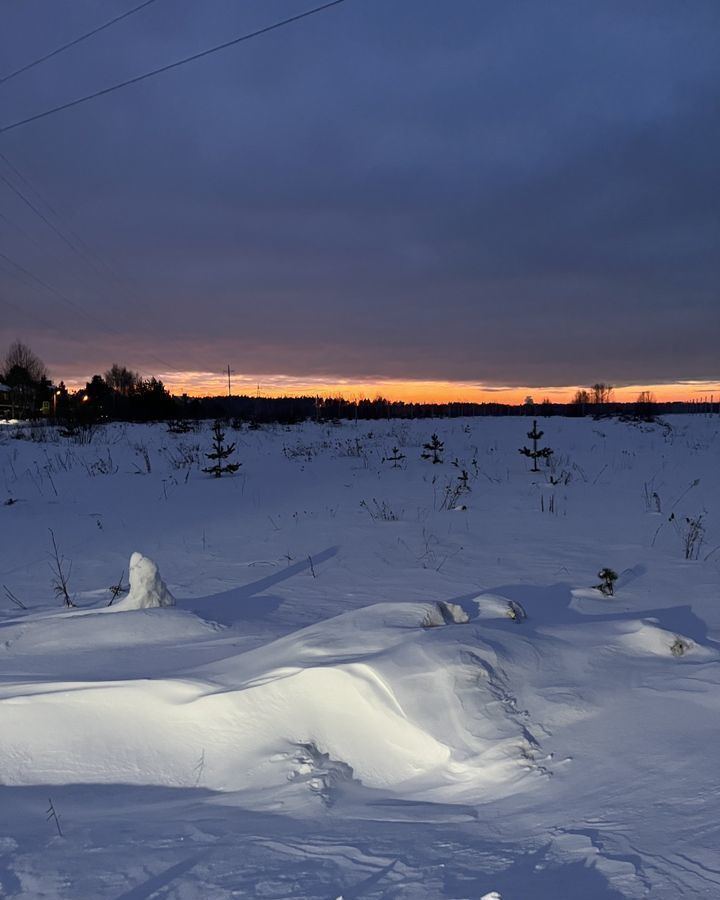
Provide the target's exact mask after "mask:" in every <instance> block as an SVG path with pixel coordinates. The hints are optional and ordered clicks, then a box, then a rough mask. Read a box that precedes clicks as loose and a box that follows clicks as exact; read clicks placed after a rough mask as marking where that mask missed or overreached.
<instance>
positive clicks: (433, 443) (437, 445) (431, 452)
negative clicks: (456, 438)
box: [420, 434, 445, 465]
mask: <svg viewBox="0 0 720 900" xmlns="http://www.w3.org/2000/svg"><path fill="white" fill-rule="evenodd" d="M444 449H445V443H444V442H443V441H441V440H440V438H439V437H438V436H437V435H436V434H433V435H431V437H430V440H429V441H428V443H427V444H423V452H422V453H421V454H420V455H421V458H422V459H431V460H432V463H433V465H437V464H438V463H441V462H442V457H441V456H440V454H441V453H442V452H443V450H444Z"/></svg>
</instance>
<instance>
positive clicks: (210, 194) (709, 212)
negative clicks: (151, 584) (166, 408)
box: [0, 0, 720, 385]
mask: <svg viewBox="0 0 720 900" xmlns="http://www.w3.org/2000/svg"><path fill="white" fill-rule="evenodd" d="M133 5H136V3H135V2H133V0H74V2H73V3H58V2H56V0H4V2H3V4H2V29H1V30H0V76H1V75H2V74H4V73H5V72H8V71H11V70H12V69H14V68H16V67H17V66H20V65H22V64H23V63H25V62H27V61H28V60H30V59H32V58H34V57H36V56H38V55H40V54H41V53H43V52H45V51H47V50H50V49H52V48H53V47H55V46H57V45H59V44H61V43H63V42H64V41H66V40H69V39H71V38H73V37H75V36H76V35H77V34H80V33H82V32H83V31H86V30H88V29H89V28H91V27H93V26H94V25H96V24H99V23H100V22H102V21H104V20H105V19H107V18H110V17H111V16H113V15H115V14H117V13H119V12H121V11H123V10H126V9H128V8H130V7H131V6H133ZM311 5H312V0H310V2H309V3H303V2H300V0H262V2H261V0H204V2H202V3H199V2H197V0H157V2H155V3H153V4H152V5H151V6H149V7H148V8H147V9H146V10H144V11H142V12H140V13H138V14H137V15H134V16H132V17H130V18H128V19H126V20H125V21H123V22H121V23H119V24H117V25H116V26H114V27H112V28H110V29H108V30H107V31H105V32H103V33H101V34H99V35H97V36H96V37H94V38H92V39H90V40H89V41H87V42H86V43H83V44H80V45H79V46H77V47H75V48H73V49H71V50H69V51H68V52H67V53H64V54H62V55H60V56H58V57H56V58H54V59H52V60H50V61H48V62H47V63H45V64H43V65H41V66H38V67H36V68H35V69H33V70H31V71H29V72H27V73H25V74H23V75H20V76H18V77H17V78H15V79H13V80H11V81H8V82H7V83H5V84H0V127H1V126H3V125H6V124H8V123H10V122H13V121H15V120H16V119H19V118H24V117H25V116H27V115H29V114H32V113H34V112H36V111H40V110H42V109H44V108H46V107H48V106H52V105H54V104H56V103H61V102H63V101H65V100H68V99H72V98H73V97H75V96H76V95H79V94H82V93H85V92H87V91H90V90H93V89H97V88H100V87H103V86H105V85H107V84H111V83H113V82H115V81H118V80H121V79H122V78H124V77H128V76H131V75H134V74H137V73H139V72H141V71H144V70H146V69H149V68H153V67H154V66H157V65H160V64H162V63H164V62H169V61H171V60H173V59H175V58H176V57H179V56H183V55H186V54H188V53H192V52H194V51H197V50H200V49H203V48H205V47H206V46H210V45H212V44H214V43H218V42H221V41H223V40H227V39H229V38H230V37H233V36H234V35H236V34H240V33H242V32H244V31H249V30H252V29H254V28H256V27H259V26H262V25H264V24H268V23H269V22H271V21H273V20H275V19H278V18H282V17H284V16H286V15H291V14H293V13H296V12H299V11H301V10H302V9H304V8H307V7H308V6H311ZM718 47H720V3H718V2H717V0H707V2H701V0H699V2H680V0H676V2H663V0H646V2H628V0H623V2H619V0H618V2H613V0H603V2H601V3H598V2H596V0H592V2H591V0H587V2H582V0H581V2H578V0H568V2H562V0H555V2H552V3H538V2H510V3H500V2H495V3H489V2H483V0H444V2H441V0H434V2H431V0H346V2H345V3H344V4H342V5H341V6H339V7H337V8H335V9H332V10H330V11H328V12H326V13H323V14H321V15H319V16H317V17H313V18H310V19H307V20H305V21H303V22H300V23H297V24H295V25H291V26H288V27H287V28H285V29H282V30H279V31H276V32H274V33H272V34H269V35H266V36H263V37H260V38H258V39H257V40H254V41H251V42H248V43H245V44H243V45H240V46H238V47H236V48H233V49H229V50H227V51H224V52H223V53H220V54H217V55H215V56H213V57H210V58H207V59H204V60H201V61H199V62H197V63H194V64H191V65H189V66H187V67H185V68H183V69H179V70H176V71H173V72H170V73H167V74H164V75H161V76H159V77H157V78H156V79H153V80H150V81H147V82H145V83H143V84H141V85H137V86H134V87H130V88H128V89H126V90H123V91H120V92H117V93H115V94H112V95H110V96H107V97H104V98H101V99H99V100H95V101H92V102H90V103H87V104H84V105H82V106H79V107H77V108H75V109H72V110H68V111H66V112H62V113H59V114H57V115H55V116H52V117H49V118H46V119H44V120H42V121H40V122H37V123H33V124H30V125H27V126H24V127H22V128H19V129H17V130H14V131H12V132H8V133H6V134H2V135H0V152H2V153H3V154H5V155H6V157H7V158H8V159H9V160H10V162H11V163H12V164H13V165H15V166H16V167H17V168H18V169H19V170H20V171H21V172H22V174H23V175H24V176H25V177H26V178H27V179H28V180H29V182H30V183H31V184H32V185H33V186H34V187H35V188H37V189H38V190H39V192H40V195H41V197H42V199H43V200H45V201H49V202H50V203H51V205H52V207H53V209H54V210H55V211H57V212H58V213H59V214H60V217H59V218H55V217H54V216H53V214H52V213H50V212H49V211H48V210H47V209H46V207H45V206H43V205H42V201H41V200H40V199H39V198H38V197H37V196H36V195H35V194H33V192H32V191H31V189H30V187H29V186H28V184H27V183H23V182H21V181H18V180H17V177H16V175H15V174H14V173H13V172H12V171H11V170H9V169H8V168H7V166H6V164H5V163H4V162H3V161H2V160H0V173H1V174H2V175H4V176H5V177H6V178H8V179H11V180H13V182H14V183H15V184H16V185H17V186H18V187H19V188H20V189H21V190H22V191H23V192H25V193H26V194H27V196H28V197H29V198H30V199H32V200H33V202H34V203H35V204H36V205H37V206H38V207H39V208H42V209H43V211H45V213H46V215H47V217H48V218H49V219H50V220H51V221H53V222H55V223H56V224H57V225H58V227H59V228H60V230H61V231H62V232H63V234H65V235H66V237H68V238H69V239H70V241H71V243H73V244H75V246H76V247H77V248H78V252H76V251H74V250H72V249H71V248H70V247H68V246H67V244H65V243H63V242H62V241H61V240H60V238H58V236H57V235H56V234H55V233H54V232H53V231H52V230H50V229H49V228H48V227H47V226H46V225H45V224H44V223H42V222H41V221H40V220H39V219H38V218H37V217H36V216H35V215H34V214H33V213H32V212H31V211H30V210H29V209H28V208H27V206H26V205H25V204H23V202H22V201H21V200H20V199H19V198H18V197H17V196H16V195H14V194H13V193H12V192H11V191H10V189H9V188H8V187H7V185H5V184H4V183H2V181H1V180H0V213H2V215H0V252H2V253H3V254H5V257H7V258H3V257H0V307H2V316H1V317H0V340H2V342H3V343H4V344H7V343H9V341H11V340H12V339H14V338H16V337H20V338H22V339H24V340H26V341H27V342H28V343H30V344H31V345H32V346H33V347H34V348H36V349H37V350H38V351H39V352H40V354H41V355H42V356H43V357H44V359H45V361H46V362H47V363H48V364H49V365H50V367H51V370H52V372H53V374H55V375H56V376H57V377H62V375H63V374H67V375H68V376H69V377H71V376H72V375H73V374H80V373H87V375H89V374H92V372H94V371H98V370H102V369H104V368H107V367H108V366H109V365H110V363H112V362H113V361H118V362H121V363H126V364H128V365H130V366H132V367H133V368H140V369H141V370H143V371H147V372H157V371H169V369H170V368H171V367H172V368H174V369H178V370H182V371H210V370H221V369H222V368H223V367H224V366H225V365H226V364H227V363H230V364H231V365H232V366H233V368H234V369H235V370H236V371H237V372H238V373H251V374H253V375H258V376H260V375H263V374H271V373H284V374H287V375H291V376H298V377H301V376H302V377H307V376H316V377H321V378H327V379H329V380H331V379H333V378H336V377H346V378H353V379H364V378H367V379H373V378H378V377H387V378H399V379H426V380H456V379H457V380H462V381H479V382H483V383H488V384H509V385H514V384H518V385H564V384H582V383H588V382H592V381H595V380H598V379H602V380H605V381H610V382H612V383H615V384H622V383H633V384H637V383H656V382H662V381H676V380H683V379H712V380H715V379H719V378H720V365H719V364H718V349H717V348H718V340H719V339H720V296H719V285H720V175H719V173H718V165H719V162H718V161H719V160H720V52H719V51H718ZM20 229H22V231H21V230H20ZM70 229H71V230H72V233H71V231H70ZM78 238H80V239H81V240H82V242H83V246H80V242H79V240H78ZM85 244H86V245H87V246H88V247H90V248H92V250H93V252H94V254H96V255H97V257H98V258H99V259H100V260H102V264H101V263H100V262H98V259H96V258H95V256H90V255H88V254H87V253H86V252H85V250H84V245H85ZM8 258H9V259H12V260H13V261H14V262H15V263H18V264H20V265H22V266H23V268H25V269H26V270H27V271H29V272H32V273H33V275H34V276H36V277H37V278H40V279H41V280H42V281H43V282H46V283H47V284H48V285H50V286H51V287H52V288H53V289H55V290H56V291H57V292H59V293H60V294H62V298H61V297H59V296H58V295H57V294H54V293H51V292H49V291H48V290H46V289H45V288H44V287H41V286H40V285H39V284H38V283H37V282H35V281H33V280H32V279H30V277H29V276H28V275H27V274H25V273H23V272H20V271H19V270H18V269H17V268H16V267H14V266H13V264H12V263H10V262H8ZM106 266H107V268H106ZM68 300H69V301H72V304H76V305H71V304H70V303H68V302H67V301H68Z"/></svg>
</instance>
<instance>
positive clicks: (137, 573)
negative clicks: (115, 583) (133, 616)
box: [111, 553, 175, 611]
mask: <svg viewBox="0 0 720 900" xmlns="http://www.w3.org/2000/svg"><path fill="white" fill-rule="evenodd" d="M129 572H130V575H129V579H130V593H129V594H128V595H127V597H125V598H124V599H123V600H120V602H119V603H115V604H113V606H112V607H111V609H115V610H120V611H124V610H129V609H155V608H157V607H164V606H175V598H174V597H173V595H172V594H171V593H170V591H169V590H168V589H167V585H166V584H165V582H164V581H163V580H162V578H161V577H160V571H159V569H158V567H157V564H156V563H154V562H153V561H152V560H151V559H148V558H147V556H143V555H142V553H133V555H132V556H131V557H130V569H129Z"/></svg>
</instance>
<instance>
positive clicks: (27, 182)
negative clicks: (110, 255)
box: [0, 152, 119, 281]
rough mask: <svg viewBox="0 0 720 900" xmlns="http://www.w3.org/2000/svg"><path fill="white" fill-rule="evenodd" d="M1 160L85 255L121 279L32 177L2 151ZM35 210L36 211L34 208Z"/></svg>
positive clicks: (25, 199)
mask: <svg viewBox="0 0 720 900" xmlns="http://www.w3.org/2000/svg"><path fill="white" fill-rule="evenodd" d="M0 160H2V161H3V162H4V163H5V165H6V166H7V167H8V169H10V171H11V172H12V173H13V174H14V175H15V177H16V178H17V179H18V180H19V181H21V182H22V183H23V184H24V185H26V186H27V187H28V188H29V189H30V190H31V191H32V193H33V194H35V196H36V197H37V198H38V200H39V201H40V202H41V203H42V204H43V206H44V207H45V208H46V209H47V210H48V211H49V212H50V213H51V214H52V215H53V216H54V217H55V218H56V219H57V220H58V221H59V222H60V224H61V225H62V226H63V228H64V230H65V232H67V234H69V235H70V236H71V237H72V238H73V240H74V241H75V242H76V243H77V245H78V247H80V248H81V249H82V250H84V251H85V255H86V256H88V257H90V258H91V260H95V262H97V263H98V265H99V266H101V267H102V268H103V269H105V270H106V271H107V272H109V273H110V275H112V276H113V278H114V279H115V280H116V281H119V278H118V276H117V274H116V273H115V272H114V271H113V269H112V268H111V266H109V265H108V263H106V262H105V260H104V259H102V257H100V256H98V255H97V253H95V251H94V250H93V249H92V247H89V246H88V245H87V243H86V242H85V241H84V240H83V239H82V238H81V237H80V235H79V234H78V233H77V232H76V231H74V230H73V229H72V228H71V227H70V225H69V224H68V222H67V221H66V220H64V219H63V217H62V216H61V215H60V213H59V212H58V211H57V210H56V209H55V208H54V207H53V206H52V205H51V204H50V202H49V201H48V200H47V199H46V198H45V197H43V195H42V194H41V193H40V191H39V190H38V188H37V187H36V186H35V185H34V184H33V183H32V182H31V181H30V179H29V178H27V177H26V176H25V175H23V173H22V172H21V171H20V170H19V169H18V168H17V166H15V165H13V163H12V162H11V161H10V160H9V159H8V158H7V156H6V155H5V154H4V153H2V152H0ZM4 180H5V179H4ZM11 187H12V186H11ZM12 189H13V191H15V193H16V194H20V189H19V188H14V187H13V188H12ZM21 199H23V200H24V201H25V203H26V204H29V201H28V199H27V198H26V197H24V196H22V197H21ZM31 208H33V207H31ZM33 211H35V210H34V208H33ZM40 218H41V219H42V218H43V216H42V215H40ZM50 227H51V228H53V230H55V231H57V229H56V228H55V226H54V225H52V224H50ZM61 237H62V235H61ZM63 240H64V241H65V243H66V244H67V243H69V241H68V240H67V238H64V237H63ZM70 246H72V245H70ZM73 249H75V250H76V252H77V248H73Z"/></svg>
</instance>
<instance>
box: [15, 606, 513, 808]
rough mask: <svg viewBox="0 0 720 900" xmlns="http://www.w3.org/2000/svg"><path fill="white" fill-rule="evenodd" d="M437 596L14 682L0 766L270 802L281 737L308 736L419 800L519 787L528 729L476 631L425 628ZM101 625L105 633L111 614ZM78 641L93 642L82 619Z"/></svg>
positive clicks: (369, 779) (378, 783) (283, 744)
mask: <svg viewBox="0 0 720 900" xmlns="http://www.w3.org/2000/svg"><path fill="white" fill-rule="evenodd" d="M433 609H434V607H433V605H432V604H388V603H384V604H377V605H375V606H372V607H367V608H364V609H360V610H355V611H352V612H348V613H345V614H343V615H340V616H338V617H336V618H334V619H330V620H327V621H326V622H323V623H319V624H318V625H314V626H311V627H309V628H305V629H301V630H299V631H298V632H294V633H292V634H290V635H288V636H286V637H283V638H280V639H278V640H276V641H274V642H272V643H270V644H268V645H266V646H263V647H262V648H259V649H256V650H251V651H248V652H246V653H239V654H237V655H232V656H228V657H226V658H225V659H223V660H222V662H219V663H215V664H211V665H209V666H204V667H201V668H199V669H195V670H193V671H192V672H191V673H189V674H190V675H191V677H183V678H173V679H157V678H155V679H152V680H147V679H143V680H135V681H131V680H121V681H104V682H102V681H101V682H90V681H87V682H75V683H62V682H56V681H52V682H45V683H43V682H37V681H33V682H31V683H24V684H23V683H20V682H6V683H5V684H4V685H3V686H2V693H0V716H2V719H3V722H4V723H5V724H6V726H7V727H6V728H5V729H4V730H3V733H2V735H0V758H2V759H3V780H4V782H5V783H6V784H17V785H19V784H67V783H74V782H83V783H103V782H104V783H124V784H153V785H162V786H183V787H196V786H198V785H199V784H202V786H203V787H207V788H210V789H211V790H221V791H247V792H250V793H251V794H255V795H257V796H260V795H261V794H263V796H264V799H263V804H267V803H268V802H272V800H271V799H270V798H272V797H273V791H278V790H280V789H283V790H284V791H285V793H287V791H286V790H285V789H286V787H287V782H288V781H292V777H291V776H292V772H291V770H290V769H289V768H288V766H284V767H283V766H280V765H279V764H278V761H279V759H282V758H283V756H282V754H283V752H286V748H288V747H291V746H298V747H301V746H311V747H314V748H316V749H317V751H318V753H320V754H326V755H327V756H328V757H329V758H330V759H333V760H335V761H338V762H342V763H343V764H344V765H346V766H347V767H348V769H349V770H350V771H351V772H352V777H353V779H354V780H356V781H357V782H359V783H361V784H362V785H364V786H366V787H368V788H375V789H387V790H393V791H394V792H396V793H398V794H399V795H402V796H407V797H412V798H414V799H421V798H424V797H433V798H434V799H438V800H442V799H461V798H462V797H463V795H464V794H470V795H472V796H483V797H486V798H487V797H488V796H494V795H497V794H498V792H500V793H502V790H503V786H505V789H506V790H507V789H515V788H514V784H515V782H517V781H518V780H519V779H520V777H521V775H522V774H523V771H525V770H526V769H527V761H528V759H529V747H528V746H527V740H526V732H525V730H524V729H521V728H519V727H517V726H516V725H515V724H514V721H513V720H514V711H513V710H512V708H511V706H510V705H509V703H508V700H507V697H506V696H505V695H503V696H502V698H501V699H498V698H499V696H500V692H501V688H500V687H499V683H498V679H497V676H496V674H495V669H494V668H493V666H492V665H491V664H490V663H489V662H485V661H484V660H483V659H482V658H481V656H480V655H479V654H480V653H481V652H482V651H480V650H479V649H478V647H477V644H476V643H474V645H473V649H472V650H470V648H469V647H468V646H464V645H463V644H462V643H461V642H459V641H452V642H450V644H449V646H450V649H451V650H452V654H451V655H449V654H448V652H447V650H448V642H447V641H442V640H438V638H441V635H440V634H438V633H437V631H436V629H434V628H433V629H424V628H423V624H422V623H423V622H424V621H426V620H427V619H428V615H429V614H430V613H432V611H433ZM99 612H102V611H99ZM86 618H88V619H89V618H91V617H90V616H89V615H88V616H86ZM95 623H96V627H97V629H98V631H99V633H100V634H99V636H100V637H102V633H103V632H104V630H105V628H106V620H105V616H104V615H102V614H101V615H100V616H97V615H96V616H95ZM450 627H452V628H454V629H457V630H459V631H462V628H461V626H445V628H450ZM439 630H443V629H439ZM83 640H85V641H87V640H92V635H91V632H89V631H88V629H87V627H86V628H85V630H84V632H83ZM489 656H490V657H494V654H493V653H492V652H491V651H490V652H489ZM453 658H454V661H453ZM40 724H41V726H42V727H39V725H40ZM169 735H172V740H171V742H169V740H168V736H169ZM380 735H382V741H379V740H378V736H380ZM286 758H287V759H288V760H291V758H292V754H291V753H287V752H286ZM200 760H202V765H201V766H200V769H199V768H198V767H199V765H200V764H199V761H200ZM508 786H510V787H509V788H508Z"/></svg>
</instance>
